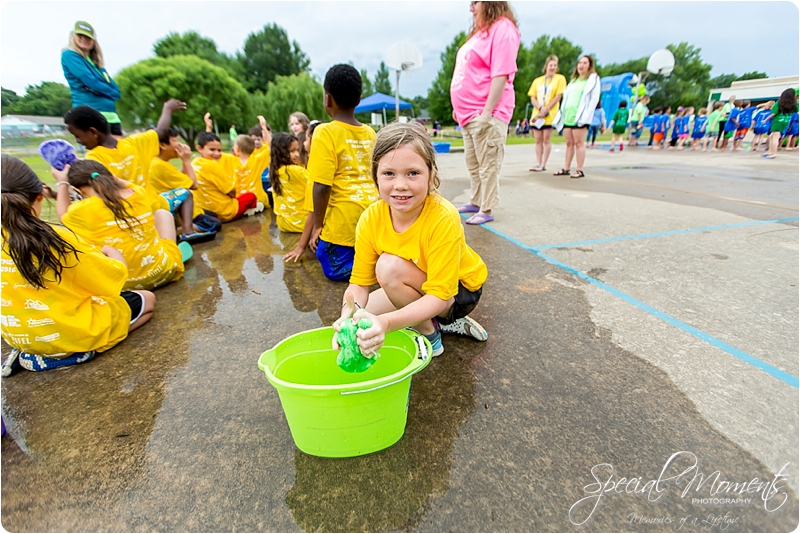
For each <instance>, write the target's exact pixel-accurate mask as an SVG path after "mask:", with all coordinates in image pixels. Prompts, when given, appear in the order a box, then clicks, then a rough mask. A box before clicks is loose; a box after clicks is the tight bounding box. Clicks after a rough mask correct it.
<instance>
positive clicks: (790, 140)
mask: <svg viewBox="0 0 800 534" xmlns="http://www.w3.org/2000/svg"><path fill="white" fill-rule="evenodd" d="M798 133H800V125H799V124H798V115H797V112H794V113H792V118H791V120H789V126H787V127H786V134H785V135H786V150H797V135H798Z"/></svg>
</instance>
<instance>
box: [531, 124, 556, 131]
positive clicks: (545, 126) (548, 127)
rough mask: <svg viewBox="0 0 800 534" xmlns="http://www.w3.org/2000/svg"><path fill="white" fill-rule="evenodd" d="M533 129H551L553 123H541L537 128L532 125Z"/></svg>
mask: <svg viewBox="0 0 800 534" xmlns="http://www.w3.org/2000/svg"><path fill="white" fill-rule="evenodd" d="M533 129H534V130H552V129H553V125H552V124H543V125H541V126H540V127H538V128H537V127H536V126H534V127H533Z"/></svg>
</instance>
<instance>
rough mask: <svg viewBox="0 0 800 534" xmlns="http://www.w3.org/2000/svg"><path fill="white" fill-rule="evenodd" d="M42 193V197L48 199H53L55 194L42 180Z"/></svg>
mask: <svg viewBox="0 0 800 534" xmlns="http://www.w3.org/2000/svg"><path fill="white" fill-rule="evenodd" d="M56 187H58V186H56ZM42 195H43V196H44V198H46V199H48V200H55V199H56V194H55V193H53V190H52V189H50V186H49V185H47V184H46V183H44V182H42Z"/></svg>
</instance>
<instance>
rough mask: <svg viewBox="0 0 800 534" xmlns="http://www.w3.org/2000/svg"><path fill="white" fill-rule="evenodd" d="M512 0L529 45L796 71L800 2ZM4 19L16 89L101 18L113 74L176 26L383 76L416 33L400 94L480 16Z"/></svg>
mask: <svg viewBox="0 0 800 534" xmlns="http://www.w3.org/2000/svg"><path fill="white" fill-rule="evenodd" d="M512 7H513V8H514V10H515V11H516V13H517V15H518V18H519V28H520V33H521V35H522V40H523V42H525V43H526V44H530V43H531V42H532V41H534V40H535V39H536V38H537V37H539V36H540V35H542V34H548V35H551V36H555V35H563V36H564V37H566V38H568V39H569V40H570V41H572V42H573V43H576V44H578V45H579V46H581V47H582V48H583V50H584V52H590V53H593V54H594V55H595V57H596V58H597V59H598V61H599V62H600V63H601V64H603V63H612V62H621V61H625V60H628V59H631V58H636V57H643V56H649V55H650V54H652V53H653V52H654V51H656V50H658V49H660V48H663V47H665V46H666V45H667V44H671V43H676V44H677V43H679V42H681V41H687V42H689V43H691V44H693V45H695V46H697V47H699V48H701V49H702V53H701V56H702V58H703V60H704V61H705V62H706V63H710V64H711V65H713V70H712V76H716V75H718V74H723V73H736V74H742V73H744V72H748V71H754V70H758V71H763V72H766V73H767V74H768V75H769V76H771V77H774V76H796V75H797V74H798V48H800V46H799V45H800V43H799V42H798V28H799V27H800V22H799V20H800V19H799V18H798V8H797V6H796V5H795V4H794V3H792V2H760V1H758V2H741V1H736V2H725V1H717V2H680V1H671V2H633V1H631V2H563V1H559V2H557V1H545V2H526V1H514V2H512ZM0 17H1V21H0V24H1V25H0V28H1V29H2V32H1V33H0V59H1V60H2V64H1V65H2V66H0V83H1V84H2V86H3V87H5V88H8V89H12V90H14V91H16V92H17V93H18V94H23V93H24V91H25V87H26V86H27V85H30V84H39V83H41V82H42V81H58V82H61V83H66V81H65V80H64V77H63V74H62V72H61V66H60V52H61V50H62V49H63V48H64V47H65V45H66V42H67V36H68V34H69V32H70V30H71V29H72V27H73V24H74V22H75V21H76V20H86V21H89V22H90V23H91V24H92V25H94V27H95V30H96V32H97V37H98V41H99V42H100V44H101V45H102V47H103V52H104V55H105V58H106V62H107V64H108V65H107V66H108V69H109V71H110V72H111V73H112V75H114V74H116V73H117V72H119V70H120V69H122V68H124V67H125V66H127V65H131V64H133V63H136V62H137V61H140V60H142V59H146V58H148V57H153V44H154V43H155V42H156V41H157V40H158V39H160V38H161V37H163V36H165V35H166V34H167V33H169V32H170V31H175V32H180V33H182V32H185V31H188V30H195V31H197V32H199V33H200V34H201V35H203V36H206V37H210V38H211V39H213V40H214V41H216V43H217V46H218V48H219V49H220V50H222V51H224V52H227V53H234V52H236V51H237V50H239V49H241V47H242V46H243V44H244V41H245V39H246V38H247V35H248V34H249V33H251V32H255V31H258V30H260V29H261V28H262V27H263V26H264V25H265V24H267V23H272V22H274V23H277V24H278V25H280V26H282V27H283V28H285V29H286V30H287V32H288V34H289V38H290V39H292V40H295V41H297V42H298V44H299V45H300V47H301V48H302V50H303V51H304V52H305V53H306V54H307V55H308V56H309V58H310V59H311V70H312V73H313V74H314V75H316V76H317V77H318V78H319V79H322V77H324V75H325V71H326V70H327V69H328V67H330V66H331V65H333V64H335V63H340V62H347V61H352V63H353V64H354V65H355V66H356V67H357V68H359V69H361V68H365V69H367V70H368V72H369V74H370V76H373V75H374V73H375V71H376V70H377V68H378V65H379V64H380V62H381V60H383V59H384V58H385V54H386V51H387V50H388V49H389V47H390V46H391V45H392V44H393V43H395V42H397V41H410V42H412V43H414V44H415V45H416V46H417V47H418V48H419V50H420V51H421V53H422V57H423V66H422V67H421V68H419V69H417V70H414V71H411V72H408V73H404V74H403V75H402V79H401V82H400V92H401V93H402V94H403V95H405V96H407V97H411V96H414V95H418V94H422V95H424V94H426V93H427V90H428V87H429V86H430V84H431V82H432V80H433V78H434V77H435V75H436V72H437V70H438V69H439V67H440V59H439V55H440V54H441V52H442V51H443V50H444V49H445V47H446V46H447V45H448V44H449V43H450V42H451V41H452V39H453V37H454V36H455V35H456V34H457V33H458V32H459V31H461V30H465V29H467V28H468V27H469V24H470V21H471V16H470V13H469V2H467V1H459V2H452V1H446V2H445V1H426V2H407V1H402V2H401V1H385V2H382V1H372V2H342V1H338V2H311V1H308V2H306V1H295V2H272V1H247V2H224V3H223V2H210V1H197V0H196V1H177V2H168V1H164V2H145V1H141V2H140V1H130V0H128V1H125V0H106V1H104V2H72V1H37V0H26V1H6V2H3V4H2V11H0ZM562 70H565V69H564V68H562ZM392 81H393V83H394V75H392Z"/></svg>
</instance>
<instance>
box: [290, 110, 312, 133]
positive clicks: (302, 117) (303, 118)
mask: <svg viewBox="0 0 800 534" xmlns="http://www.w3.org/2000/svg"><path fill="white" fill-rule="evenodd" d="M292 117H294V118H295V119H297V122H299V123H300V124H302V125H303V131H304V132H305V131H306V130H308V123H309V120H308V115H306V114H305V113H303V112H302V111H295V112H294V113H292V114H291V115H289V118H290V119H291V118H292Z"/></svg>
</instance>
